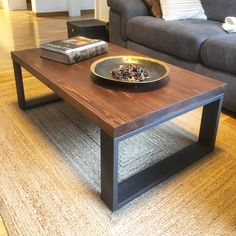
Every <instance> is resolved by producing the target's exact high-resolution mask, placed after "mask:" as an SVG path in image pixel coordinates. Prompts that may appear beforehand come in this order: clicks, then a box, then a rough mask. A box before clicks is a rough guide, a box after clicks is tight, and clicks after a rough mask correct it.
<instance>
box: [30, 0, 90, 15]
mask: <svg viewBox="0 0 236 236" xmlns="http://www.w3.org/2000/svg"><path fill="white" fill-rule="evenodd" d="M31 1H32V11H33V12H37V13H39V12H57V11H69V13H70V15H71V16H79V15H80V10H84V9H94V0H31Z"/></svg>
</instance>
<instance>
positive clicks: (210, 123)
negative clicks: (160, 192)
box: [101, 94, 223, 211]
mask: <svg viewBox="0 0 236 236" xmlns="http://www.w3.org/2000/svg"><path fill="white" fill-rule="evenodd" d="M222 102H223V94H222V95H220V96H217V97H214V98H213V99H210V100H208V101H205V102H204V103H199V104H197V105H194V106H192V107H188V108H186V109H185V110H181V111H178V112H176V113H174V114H172V115H169V116H168V117H165V118H163V119H161V120H158V121H156V122H154V123H153V124H150V125H147V126H146V127H142V128H141V129H139V130H135V131H132V132H130V133H128V134H126V135H124V136H122V137H118V138H113V137H110V136H108V135H107V134H106V133H105V132H103V131H102V130H101V197H102V200H103V201H104V202H105V204H106V205H107V206H108V207H109V208H110V209H111V210H112V211H115V210H117V209H119V208H120V207H122V206H124V205H125V204H127V203H128V202H130V201H132V200H133V199H134V198H136V197H138V196H140V195H141V194H142V193H144V192H146V191H148V190H149V189H151V188H152V187H154V186H155V185H157V184H159V183H161V182H162V181H164V180H165V179H167V178H168V177H170V176H172V175H174V174H176V173H177V172H178V171H180V170H182V169H184V168H185V167H187V166H188V165H190V164H192V163H193V162H195V161H197V160H199V159H200V158H202V157H204V156H205V155H207V154H208V153H210V152H212V151H213V150H214V146H215V140H216V133H217V128H218V123H219V116H220V111H221V107H222ZM200 106H203V113H202V119H201V127H200V132H199V138H198V142H195V143H194V144H192V145H190V146H188V147H186V148H184V149H182V150H180V151H178V152H176V153H174V154H173V155H171V156H169V157H166V158H165V159H163V160H162V161H160V162H158V163H156V164H154V165H153V166H151V167H148V168H147V169H145V170H143V171H141V172H140V173H138V174H135V175H134V176H132V177H130V178H129V179H127V180H125V181H123V182H121V183H118V146H119V142H120V141H122V140H124V139H126V138H129V137H131V136H133V135H135V134H137V133H140V132H143V131H145V130H147V129H149V128H151V127H154V126H156V125H158V124H161V123H163V122H165V121H167V120H170V119H172V118H174V117H176V116H179V115H181V114H183V113H186V112H188V111H191V110H194V109H196V108H197V107H200Z"/></svg>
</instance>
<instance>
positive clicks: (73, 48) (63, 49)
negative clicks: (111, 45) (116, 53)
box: [40, 36, 108, 64]
mask: <svg viewBox="0 0 236 236" xmlns="http://www.w3.org/2000/svg"><path fill="white" fill-rule="evenodd" d="M40 47H41V57H45V58H48V59H51V60H55V61H59V62H62V63H66V64H73V63H76V62H79V61H82V60H85V59H88V58H90V57H93V56H96V55H100V54H102V53H105V52H107V51H108V45H107V43H106V42H105V41H102V40H99V39H90V38H86V37H82V36H76V37H73V38H69V39H64V40H56V41H52V42H49V43H44V44H41V46H40Z"/></svg>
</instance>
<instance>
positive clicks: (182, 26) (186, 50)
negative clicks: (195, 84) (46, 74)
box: [107, 0, 236, 112]
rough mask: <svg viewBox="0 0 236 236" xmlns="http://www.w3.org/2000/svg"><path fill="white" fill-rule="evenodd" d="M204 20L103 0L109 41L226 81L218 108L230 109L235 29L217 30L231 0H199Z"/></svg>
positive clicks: (235, 91)
mask: <svg viewBox="0 0 236 236" xmlns="http://www.w3.org/2000/svg"><path fill="white" fill-rule="evenodd" d="M201 2H202V5H203V8H204V10H205V13H206V15H207V18H208V20H181V21H164V20H162V19H160V18H156V17H153V16H151V15H150V13H149V11H148V9H147V7H146V6H145V4H144V3H143V2H142V0H108V1H107V3H108V6H109V7H110V14H109V32H110V41H111V42H112V43H115V44H118V45H121V46H123V47H127V48H129V49H133V50H135V51H138V52H141V53H144V54H146V55H148V56H152V57H154V58H158V59H160V60H163V61H166V62H168V63H172V64H174V65H177V66H180V67H182V68H186V69H189V70H191V71H194V72H197V73H200V74H204V75H206V76H209V77H212V78H215V79H217V80H220V81H223V82H226V83H227V86H226V91H225V100H224V107H225V108H227V109H229V110H231V111H234V112H236V33H233V34H228V33H226V32H225V31H223V29H222V28H221V24H222V22H223V21H224V18H225V17H226V16H236V0H227V1H225V0H201Z"/></svg>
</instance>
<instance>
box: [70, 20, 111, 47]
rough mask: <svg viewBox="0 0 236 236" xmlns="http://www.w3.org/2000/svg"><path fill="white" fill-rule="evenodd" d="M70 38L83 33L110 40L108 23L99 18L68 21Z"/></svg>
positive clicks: (87, 35) (89, 36) (91, 36)
mask: <svg viewBox="0 0 236 236" xmlns="http://www.w3.org/2000/svg"><path fill="white" fill-rule="evenodd" d="M67 30H68V38H71V37H74V36H77V35H81V36H85V37H88V38H96V39H101V40H104V41H107V42H109V31H108V23H107V22H103V21H99V20H78V21H67Z"/></svg>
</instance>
